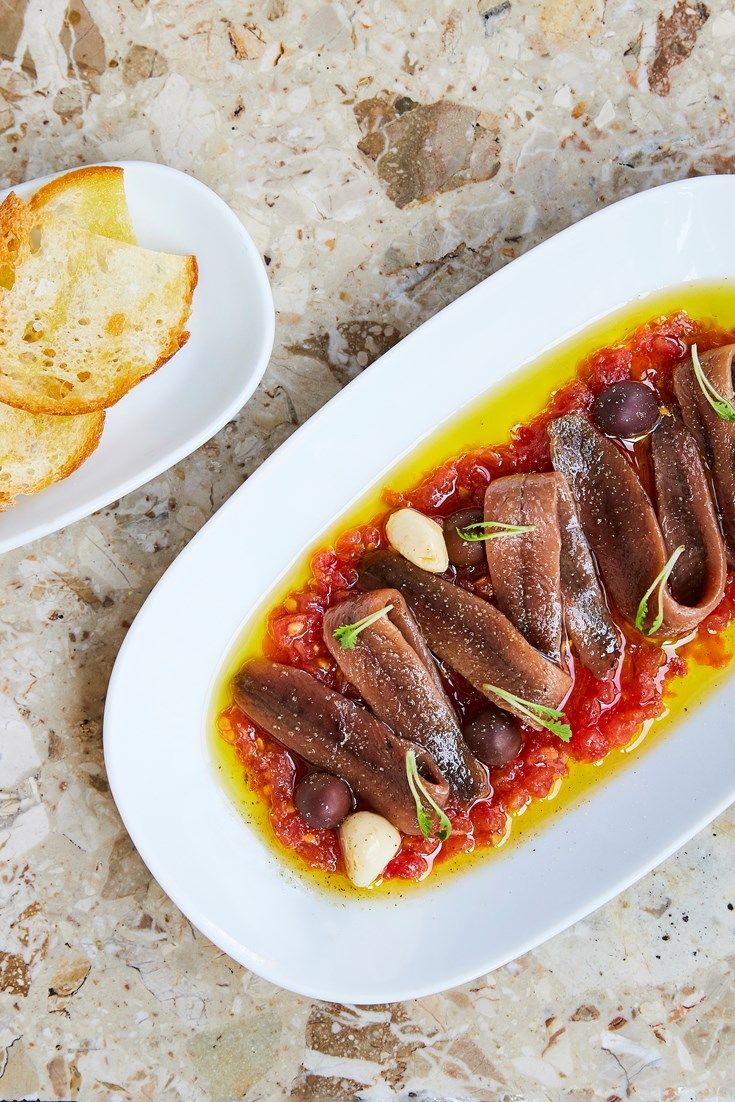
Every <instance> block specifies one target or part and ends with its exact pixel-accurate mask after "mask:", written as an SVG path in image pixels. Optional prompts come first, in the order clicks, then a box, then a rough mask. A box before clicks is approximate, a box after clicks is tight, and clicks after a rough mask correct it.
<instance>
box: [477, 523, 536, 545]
mask: <svg viewBox="0 0 735 1102" xmlns="http://www.w3.org/2000/svg"><path fill="white" fill-rule="evenodd" d="M535 531H536V525H535V524H505V523H504V522H503V521H502V520H478V521H477V522H476V523H475V524H468V525H467V527H466V528H458V529H457V535H458V536H460V537H461V539H463V540H465V541H466V542H467V543H477V541H478V540H497V539H500V538H501V537H502V536H518V535H520V534H521V533H522V532H535Z"/></svg>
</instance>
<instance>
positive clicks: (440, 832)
mask: <svg viewBox="0 0 735 1102" xmlns="http://www.w3.org/2000/svg"><path fill="white" fill-rule="evenodd" d="M406 779H407V780H408V787H409V789H410V790H411V795H412V796H413V799H414V803H415V804H416V819H417V821H418V824H419V830H420V831H421V833H422V834H423V836H424V838H430V837H431V835H432V834H436V836H437V838H438V839H439V841H440V842H446V840H447V838H448V837H449V835H450V834H451V833H452V824H451V823H450V821H449V818H448V817H447V816H446V815H445V814H444V812H443V811H442V809H441V808H440V807H439V804H438V803H437V802H436V800H434V799H433V798H432V796H431V795H430V794H429V792H428V791H427V789H426V787H425V785H424V782H423V779H422V777H421V774H420V773H419V767H418V765H417V764H416V751H415V750H409V751H408V753H407V754H406ZM423 800H426V802H427V804H428V805H429V807H430V808H431V810H432V811H433V812H434V815H435V816H436V819H437V823H438V826H437V827H436V828H435V827H434V826H433V825H432V821H431V819H432V816H431V815H430V813H429V812H428V811H427V810H426V808H425V807H424V805H423V802H422V801H423Z"/></svg>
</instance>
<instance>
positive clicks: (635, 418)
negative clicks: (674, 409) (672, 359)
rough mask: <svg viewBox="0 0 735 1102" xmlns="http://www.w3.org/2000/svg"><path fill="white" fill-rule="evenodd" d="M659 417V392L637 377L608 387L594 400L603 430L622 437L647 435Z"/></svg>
mask: <svg viewBox="0 0 735 1102" xmlns="http://www.w3.org/2000/svg"><path fill="white" fill-rule="evenodd" d="M659 417H660V411H659V408H658V398H657V396H656V391H655V390H651V388H650V387H649V386H646V385H645V384H644V383H637V382H636V381H635V379H627V380H626V381H625V382H622V383H613V384H612V386H609V387H606V388H605V390H603V392H602V394H601V395H600V396H599V398H598V399H597V401H596V402H595V421H597V424H598V425H599V426H600V428H601V429H602V431H603V432H605V433H607V435H608V436H617V437H620V438H621V439H623V440H632V439H633V438H634V437H636V436H645V434H646V433H648V432H651V431H652V430H653V429H654V428H655V427H656V424H657V423H658V419H659Z"/></svg>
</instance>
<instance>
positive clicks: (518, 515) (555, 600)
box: [485, 472, 620, 678]
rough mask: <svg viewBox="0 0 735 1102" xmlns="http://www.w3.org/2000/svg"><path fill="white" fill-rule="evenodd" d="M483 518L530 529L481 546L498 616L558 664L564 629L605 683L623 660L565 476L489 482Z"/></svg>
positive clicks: (583, 659)
mask: <svg viewBox="0 0 735 1102" xmlns="http://www.w3.org/2000/svg"><path fill="white" fill-rule="evenodd" d="M485 519H486V520H494V519H502V520H504V521H506V522H507V523H510V524H516V525H523V526H525V527H527V528H528V529H529V530H528V531H527V532H525V533H523V534H520V535H518V536H509V537H508V538H506V539H501V540H492V541H488V543H487V544H486V550H487V562H488V568H489V570H490V578H491V581H492V585H493V591H494V594H495V597H496V600H497V602H498V605H499V607H500V609H501V610H502V612H504V613H505V615H506V616H507V617H508V619H509V620H511V621H512V622H513V623H514V624H515V626H516V627H517V628H518V630H519V631H520V632H522V634H523V635H524V636H525V637H526V639H528V641H529V643H531V644H532V645H533V646H534V647H537V648H538V649H539V650H540V651H543V653H544V654H547V655H548V656H549V658H552V659H553V660H554V661H556V662H558V661H559V660H560V656H561V647H562V628H563V626H566V630H567V633H568V634H569V637H570V639H571V641H572V643H573V644H574V646H575V648H576V650H577V654H578V656H579V658H580V661H581V662H582V664H583V665H584V666H586V667H587V668H588V669H589V670H591V672H592V673H593V674H594V675H595V676H596V677H599V678H605V677H607V676H609V675H610V674H611V673H612V672H613V670H614V669H615V668H616V666H617V663H618V660H619V658H620V637H619V635H618V632H617V631H616V629H615V625H614V624H613V621H612V618H611V616H610V611H609V609H608V607H607V604H606V602H605V597H604V595H603V593H602V589H601V587H600V583H599V581H598V578H597V574H596V571H595V566H594V562H593V560H592V555H591V553H590V549H589V545H588V543H587V540H586V538H585V536H584V532H583V531H582V528H581V526H580V523H579V518H578V516H577V512H576V509H575V507H574V500H573V498H572V495H571V493H570V490H569V487H568V485H567V482H566V479H565V478H564V476H563V475H561V474H559V473H558V472H551V473H547V474H517V475H508V476H506V477H505V478H499V479H497V480H496V481H494V482H491V483H490V485H489V486H488V489H487V492H486V494H485Z"/></svg>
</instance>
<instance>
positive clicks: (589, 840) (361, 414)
mask: <svg viewBox="0 0 735 1102" xmlns="http://www.w3.org/2000/svg"><path fill="white" fill-rule="evenodd" d="M734 206H735V179H733V178H732V177H726V176H723V177H719V178H706V179H697V180H687V181H683V182H681V183H675V184H670V185H667V186H665V187H662V188H658V189H656V190H654V191H649V192H646V193H644V194H642V195H638V196H635V197H633V198H631V199H627V200H624V201H623V202H621V203H618V204H616V205H615V206H612V207H608V208H607V209H606V210H603V211H602V212H600V213H599V214H595V215H593V216H592V217H591V218H589V219H587V220H585V221H584V222H580V223H578V224H577V225H575V226H573V227H572V228H571V229H569V230H566V231H565V232H564V233H562V234H560V235H559V236H557V237H555V238H553V239H552V240H551V241H548V242H546V243H545V244H544V245H542V246H540V247H539V248H538V249H535V250H534V251H533V252H532V253H529V254H528V255H526V256H524V257H522V258H521V259H520V260H517V261H515V262H514V263H513V264H511V265H509V266H508V267H507V268H505V269H503V270H502V271H500V272H498V273H497V274H496V275H494V276H492V277H491V278H490V279H488V280H486V281H485V282H484V283H482V284H481V285H480V286H479V287H477V288H475V289H474V290H473V291H470V292H469V294H467V295H465V296H464V297H463V298H461V299H459V300H458V301H457V302H455V303H453V304H452V305H451V306H449V307H447V309H445V310H444V311H442V312H441V313H440V314H438V315H437V316H436V317H434V318H433V319H432V320H431V321H429V322H427V323H426V324H425V325H423V326H422V327H421V328H420V329H418V330H417V331H416V332H414V333H413V334H412V335H411V336H409V337H407V338H406V339H405V340H404V341H402V342H401V343H400V344H398V345H397V346H396V347H395V348H394V349H392V350H391V351H390V352H388V353H387V354H386V355H385V356H383V357H382V359H380V360H379V361H378V362H377V363H376V364H374V365H373V366H372V367H371V368H369V369H368V370H367V371H366V372H365V373H364V374H363V375H361V376H360V377H359V378H358V379H357V380H355V382H353V383H351V384H350V386H348V387H347V388H346V389H345V390H344V391H342V392H341V393H340V394H339V395H337V396H336V397H335V398H334V399H333V400H332V401H331V402H330V403H329V404H328V405H327V406H326V407H325V408H324V409H322V410H321V411H320V412H319V413H318V414H317V415H316V416H315V417H313V418H312V419H311V420H310V421H309V422H308V423H307V424H306V425H305V426H304V427H303V428H302V429H300V430H299V431H298V432H297V433H295V435H294V436H292V437H291V438H290V439H289V440H288V441H287V442H286V443H285V444H284V445H283V446H282V447H281V448H280V449H279V450H278V451H277V452H276V453H275V454H274V455H273V456H272V457H271V458H270V459H269V460H268V461H267V462H266V463H265V464H264V465H263V466H262V467H261V468H260V470H258V471H257V472H256V473H255V474H254V475H253V476H252V477H251V478H250V479H248V481H247V482H246V483H245V485H244V486H243V487H242V488H241V489H240V490H238V491H237V493H235V494H234V495H233V496H232V497H231V498H230V500H229V501H228V502H227V503H226V504H225V505H224V507H223V508H222V509H220V511H219V512H218V513H217V515H216V516H215V517H214V518H213V519H212V520H210V522H209V523H208V524H207V525H206V527H205V528H204V529H203V530H202V531H201V532H200V533H199V534H198V535H197V536H196V537H195V538H194V539H193V540H192V542H191V543H190V544H189V545H188V547H187V548H186V549H185V550H184V552H183V553H182V554H181V555H180V556H179V558H178V559H177V560H176V562H174V563H173V565H172V566H171V567H170V569H169V570H168V572H167V573H166V575H165V576H164V577H163V579H162V580H161V582H160V583H159V584H158V586H157V587H156V589H155V590H154V591H153V593H152V594H151V596H150V597H149V598H148V601H147V602H146V604H145V605H144V607H143V609H142V611H141V612H140V614H139V615H138V618H137V619H136V621H135V623H134V624H133V626H132V628H131V629H130V631H129V633H128V636H127V638H126V640H125V642H124V644H123V647H122V649H121V651H120V655H119V657H118V660H117V664H116V666H115V669H114V671H113V675H112V680H111V683H110V688H109V694H108V698H107V706H106V710H105V727H104V740H105V760H106V763H107V771H108V776H109V780H110V785H111V787H112V792H113V795H114V797H115V800H116V801H117V805H118V807H119V809H120V813H121V815H122V817H123V819H124V821H125V825H126V826H127V828H128V830H129V831H130V834H131V837H132V839H133V841H134V842H135V845H136V846H137V847H138V849H139V850H140V853H141V855H142V857H143V860H144V861H145V862H146V864H147V865H148V867H149V868H150V870H151V872H152V873H153V875H154V876H155V877H156V879H157V880H158V881H159V882H160V884H161V886H162V887H163V888H164V890H165V891H166V892H168V894H169V895H170V896H171V898H172V899H173V900H174V902H175V903H176V904H177V905H178V906H179V907H180V908H181V910H182V911H183V912H184V913H185V914H186V915H187V916H188V918H189V919H190V920H191V921H192V922H193V923H194V925H195V926H197V927H198V928H199V929H200V930H202V931H203V933H205V934H206V935H207V937H209V938H211V940H212V941H214V942H215V943H216V944H217V945H218V946H220V947H221V948H222V949H223V950H224V951H225V952H227V953H229V955H230V956H231V957H234V959H235V960H238V961H240V962H241V963H242V964H244V965H246V966H247V967H248V968H250V969H252V970H253V971H254V972H257V973H258V974H259V975H261V976H265V977H266V978H267V979H269V980H272V981H273V982H274V983H278V984H281V985H282V986H283V987H287V988H290V989H291V990H294V991H298V992H301V993H303V994H305V995H309V996H313V997H317V998H323V999H332V1000H335V1001H338V1002H352V1003H379V1002H391V1001H394V1000H399V999H406V998H411V997H415V996H420V995H426V994H428V993H431V992H435V991H439V990H442V989H444V988H447V987H451V986H453V985H455V984H458V983H462V982H464V981H466V980H470V979H473V978H474V977H476V976H478V975H480V974H482V973H485V972H488V971H489V970H491V969H493V968H495V967H497V966H498V965H500V964H503V963H505V962H506V961H508V960H511V959H512V958H514V957H516V956H518V955H519V954H520V953H523V952H525V951H526V950H528V949H530V948H532V947H533V946H535V945H538V944H539V943H540V942H542V941H543V940H544V939H545V938H548V937H550V936H551V935H552V934H554V933H556V932H557V931H558V930H561V929H563V928H564V927H565V926H568V925H569V924H570V923H572V922H574V921H576V920H577V919H578V918H581V917H582V916H583V915H585V914H587V913H589V912H590V911H591V910H593V909H594V908H595V907H598V906H600V904H601V903H604V902H605V901H606V900H607V899H610V898H611V897H612V896H613V895H615V894H616V893H618V892H619V891H621V890H622V889H623V888H625V887H626V886H627V885H629V884H631V883H632V882H633V881H634V880H636V879H637V878H638V877H640V876H642V875H643V874H644V873H645V872H647V871H648V870H649V869H651V868H652V867H653V866H654V865H655V864H656V863H657V862H659V861H661V860H662V859H663V858H664V857H666V856H667V855H668V854H669V853H671V852H672V851H673V850H674V849H676V848H677V847H678V846H680V845H681V844H682V843H683V842H684V841H685V840H686V839H687V838H689V837H690V836H691V835H692V834H693V833H695V831H697V830H699V829H700V828H701V827H702V826H703V825H704V824H705V823H706V822H707V821H708V820H710V819H711V818H712V817H714V816H715V815H716V814H717V813H718V812H720V811H721V810H722V809H723V808H724V807H725V806H726V805H727V804H728V803H729V802H730V801H731V800H732V799H733V798H734V797H735V752H734V751H733V739H732V720H731V716H732V711H733V708H734V707H735V682H733V681H730V682H729V683H726V684H725V685H724V686H723V688H722V689H721V690H720V691H718V692H717V693H716V694H714V695H712V696H710V697H708V699H707V700H706V702H705V703H704V704H703V705H702V706H701V707H700V708H699V709H698V710H696V711H695V712H694V713H693V714H692V715H691V718H689V719H688V721H687V722H686V723H683V724H680V725H679V726H677V727H674V728H673V729H672V730H671V731H670V732H668V733H667V737H666V738H665V739H661V740H660V741H658V742H656V743H654V745H653V746H652V747H651V749H649V750H648V752H647V753H645V754H643V755H641V757H640V758H637V759H634V760H633V761H632V762H631V765H630V766H629V767H628V769H626V770H624V771H622V772H621V773H619V774H618V775H616V776H615V777H614V778H613V779H611V780H610V781H609V782H608V783H606V784H605V785H603V786H601V787H600V788H599V789H598V790H596V791H595V792H593V793H592V795H591V798H590V799H589V800H587V801H586V802H583V803H581V804H580V805H579V806H576V807H574V808H573V809H570V810H569V811H568V812H566V813H565V814H564V815H563V816H559V817H558V818H557V819H555V821H554V822H553V824H552V825H550V826H548V827H546V828H545V829H544V830H543V832H541V833H539V834H538V835H537V836H535V837H532V838H531V839H529V840H528V841H526V842H524V843H522V844H520V845H517V846H514V847H511V848H510V849H509V850H508V851H507V852H506V853H504V854H503V855H501V856H499V857H498V858H496V859H489V860H488V861H487V862H485V863H481V862H480V863H478V864H477V865H475V866H474V867H473V868H472V869H471V870H468V871H467V872H466V873H465V874H464V875H458V876H455V877H453V878H450V879H448V880H446V881H444V882H439V883H437V884H436V885H433V886H432V885H431V884H429V885H427V886H426V887H425V888H424V889H423V890H421V891H411V890H409V891H407V892H406V893H405V895H402V896H400V897H399V898H395V897H392V896H391V897H381V896H376V897H371V896H370V894H369V893H366V894H365V895H364V897H360V896H356V895H353V894H350V895H347V896H345V897H344V898H342V897H339V896H336V895H328V894H326V893H322V892H320V891H317V890H315V889H314V888H313V886H310V885H309V882H308V880H305V879H304V880H302V879H299V878H297V877H295V876H293V875H292V874H290V873H289V872H287V871H286V868H285V866H284V865H283V864H282V863H281V862H280V861H279V859H278V858H277V857H276V856H274V855H273V854H272V853H271V851H270V850H269V849H267V848H266V846H265V845H264V843H263V841H262V840H261V838H260V837H259V836H258V834H257V833H256V832H255V831H254V830H253V829H252V828H251V827H250V826H249V825H248V824H247V822H245V821H244V820H243V819H242V818H241V817H240V816H239V815H238V813H237V812H236V811H235V809H234V807H233V805H232V804H231V802H230V800H229V799H228V797H227V795H226V794H225V792H224V791H223V789H222V787H221V785H220V783H219V782H218V780H217V778H216V776H215V772H214V768H213V764H212V761H211V760H210V753H209V750H208V739H207V730H206V725H207V719H208V714H209V709H210V706H211V698H212V692H213V685H214V683H215V679H216V677H217V674H218V672H219V670H220V668H221V664H222V662H223V660H224V659H225V656H226V655H227V653H228V650H229V648H230V647H231V645H232V643H233V641H234V639H235V638H236V637H237V635H238V634H239V632H240V630H241V629H242V626H243V624H244V623H245V621H246V620H247V618H248V617H249V616H250V615H251V613H252V612H253V610H254V609H255V608H256V607H257V606H258V604H259V603H260V602H261V601H262V599H263V597H264V595H266V594H267V593H268V592H269V591H271V590H272V588H273V586H274V584H276V583H277V581H278V579H279V578H281V577H282V576H283V574H284V572H285V571H287V570H288V569H289V566H290V565H291V564H292V563H293V561H294V560H295V559H296V558H298V557H299V555H300V554H301V553H302V549H303V548H305V547H309V546H312V545H313V544H314V543H315V542H317V541H318V539H319V537H320V534H321V533H323V532H324V531H325V529H326V528H327V527H328V526H330V525H331V524H332V522H333V521H334V519H335V517H337V516H339V515H340V513H341V512H342V511H343V510H344V509H345V508H346V507H347V506H349V504H350V502H352V501H354V500H355V499H356V498H358V497H360V496H361V495H362V493H363V492H364V490H365V488H366V487H368V486H370V485H371V484H374V483H375V482H376V481H378V480H381V479H382V477H383V476H384V473H385V471H386V470H388V469H389V468H390V467H392V466H393V464H394V463H395V462H396V461H397V460H398V459H399V458H400V457H401V456H402V455H403V454H405V453H406V452H407V451H408V450H410V449H411V447H412V446H414V445H415V443H416V442H417V441H418V440H419V439H421V438H422V437H425V436H426V435H427V434H428V433H430V432H431V431H432V430H433V429H434V427H435V426H436V425H438V424H439V423H440V422H442V421H444V420H445V419H447V418H449V417H452V416H453V415H454V414H455V413H456V412H457V411H458V410H461V409H462V408H463V407H465V406H466V405H467V403H468V402H470V401H472V400H473V399H474V398H475V397H476V396H477V395H478V394H480V393H482V392H484V391H485V390H487V388H488V387H490V386H492V385H493V384H494V383H495V382H497V381H498V380H500V379H501V378H502V377H503V376H505V375H506V374H508V373H509V372H511V371H513V370H515V369H516V368H518V367H520V366H521V365H523V364H525V363H528V362H529V361H530V360H533V359H535V358H536V357H537V356H539V355H540V354H541V353H542V352H544V351H545V350H546V349H548V348H549V347H550V346H552V345H554V344H557V343H558V342H559V341H563V340H564V339H565V338H568V337H569V336H570V335H571V334H573V333H575V332H578V331H579V330H580V329H583V328H586V327H587V326H588V325H590V324H591V323H593V322H594V321H595V320H596V319H599V318H601V317H603V316H604V315H605V314H608V313H609V312H611V311H613V310H617V309H618V308H621V307H623V306H625V305H626V304H627V303H630V302H632V301H634V300H635V299H638V298H639V297H641V296H646V295H649V294H653V293H655V292H659V291H662V290H664V289H666V288H668V287H673V286H676V285H677V284H682V283H685V282H687V281H690V280H700V279H701V280H714V279H720V280H724V279H735V219H733V218H732V210H733V207H734ZM590 275H592V278H590ZM496 319H497V324H496ZM277 517H281V518H283V523H277V522H275V521H274V518H277Z"/></svg>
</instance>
